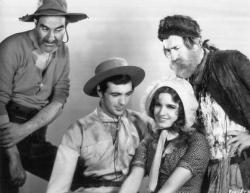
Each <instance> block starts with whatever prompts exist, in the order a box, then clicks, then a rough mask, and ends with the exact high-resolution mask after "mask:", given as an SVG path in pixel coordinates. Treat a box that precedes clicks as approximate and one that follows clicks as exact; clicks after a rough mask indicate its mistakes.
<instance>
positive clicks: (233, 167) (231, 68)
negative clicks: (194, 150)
mask: <svg viewBox="0 0 250 193" xmlns="http://www.w3.org/2000/svg"><path fill="white" fill-rule="evenodd" d="M158 38H159V39H160V40H161V41H162V43H163V49H164V52H165V55H166V57H167V58H168V59H169V60H170V67H171V68H172V69H173V70H174V71H175V73H176V74H177V76H180V77H183V78H187V79H189V80H190V82H191V83H192V84H193V86H194V89H195V92H196V95H197V97H198V100H199V102H200V108H199V111H198V115H199V120H200V122H201V123H202V124H203V125H204V127H205V133H206V136H207V139H208V141H209V144H210V150H211V161H210V163H209V166H208V172H207V178H205V180H204V184H205V186H204V187H203V191H204V192H210V193H214V192H217V193H228V192H234V193H236V192H245V191H249V190H250V158H249V157H250V149H249V147H250V134H249V130H250V108H249V106H250V79H249V76H250V61H249V59H248V58H247V57H246V56H245V55H243V54H242V53H241V52H239V51H237V50H218V49H217V48H215V47H212V46H210V45H208V43H207V42H208V41H204V42H202V39H201V30H200V26H199V25H198V23H197V22H196V21H195V20H193V19H192V18H191V17H188V16H183V15H174V16H168V17H165V18H164V19H162V20H161V21H160V26H159V30H158Z"/></svg>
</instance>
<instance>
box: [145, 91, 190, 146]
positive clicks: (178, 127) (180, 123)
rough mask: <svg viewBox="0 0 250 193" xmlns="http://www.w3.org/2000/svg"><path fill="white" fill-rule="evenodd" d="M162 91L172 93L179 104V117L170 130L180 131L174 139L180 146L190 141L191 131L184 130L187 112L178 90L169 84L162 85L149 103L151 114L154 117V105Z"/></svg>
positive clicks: (174, 142) (175, 144) (176, 144)
mask: <svg viewBox="0 0 250 193" xmlns="http://www.w3.org/2000/svg"><path fill="white" fill-rule="evenodd" d="M161 93H168V94H170V95H171V96H172V99H173V101H174V102H175V103H177V104H178V105H179V109H178V118H177V120H176V121H175V122H174V123H173V125H172V126H171V127H170V128H168V130H169V131H174V132H177V133H179V137H177V138H176V139H174V140H173V144H174V146H175V147H177V148H178V147H179V146H180V145H181V144H187V143H188V139H189V136H190V132H185V131H183V128H184V125H185V112H184V107H183V104H182V101H181V99H180V97H179V95H178V94H177V92H176V91H175V90H174V89H172V88H170V87H167V86H164V87H161V88H159V89H158V90H156V92H155V93H154V95H153V98H152V101H151V103H150V105H149V116H150V117H152V118H153V119H154V107H155V104H156V102H157V100H158V99H159V95H160V94H161Z"/></svg>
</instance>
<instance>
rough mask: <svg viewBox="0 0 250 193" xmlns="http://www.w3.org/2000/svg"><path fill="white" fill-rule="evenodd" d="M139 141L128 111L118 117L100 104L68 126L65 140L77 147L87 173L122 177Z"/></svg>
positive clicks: (118, 178)
mask: <svg viewBox="0 0 250 193" xmlns="http://www.w3.org/2000/svg"><path fill="white" fill-rule="evenodd" d="M114 130H116V131H117V135H116V136H114V137H115V138H114V137H112V135H113V133H116V132H114ZM139 141H140V139H139V135H138V132H137V129H136V128H135V126H134V124H133V122H132V121H131V120H130V119H129V112H128V111H125V112H124V114H123V115H122V116H121V117H120V119H119V120H117V119H114V118H112V117H110V116H109V115H107V114H106V113H104V112H103V110H102V109H101V108H100V107H98V108H97V109H96V110H95V111H94V112H92V113H91V114H89V115H88V116H86V117H84V118H82V119H79V120H78V121H77V123H76V124H74V125H72V126H71V127H70V128H69V130H68V132H67V133H66V134H65V135H64V137H63V140H62V144H63V145H66V146H68V147H70V148H72V149H74V150H75V151H76V152H77V153H78V154H79V156H80V157H81V159H82V160H83V161H84V163H85V167H86V169H85V170H84V172H83V174H84V176H98V177H102V178H103V179H106V180H116V181H121V180H123V179H124V177H125V176H126V175H127V173H128V170H129V164H130V161H131V160H132V158H133V155H134V154H135V149H136V148H137V147H138V145H139Z"/></svg>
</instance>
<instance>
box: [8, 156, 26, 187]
mask: <svg viewBox="0 0 250 193" xmlns="http://www.w3.org/2000/svg"><path fill="white" fill-rule="evenodd" d="M9 172H10V181H11V183H12V184H13V185H14V186H22V185H23V184H24V183H25V180H26V172H25V170H24V169H23V166H22V163H21V160H20V157H19V154H15V155H12V156H11V157H10V159H9Z"/></svg>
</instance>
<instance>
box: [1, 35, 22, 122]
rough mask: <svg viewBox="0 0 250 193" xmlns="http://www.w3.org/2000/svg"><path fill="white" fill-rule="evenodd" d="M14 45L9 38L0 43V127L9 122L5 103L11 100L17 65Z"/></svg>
mask: <svg viewBox="0 0 250 193" xmlns="http://www.w3.org/2000/svg"><path fill="white" fill-rule="evenodd" d="M16 47H17V46H16V45H15V42H14V41H12V40H11V39H10V38H8V39H6V40H4V41H3V42H1V43H0V127H1V125H3V124H5V123H8V122H9V117H8V113H7V110H6V105H7V104H8V102H9V101H10V100H11V95H12V87H13V85H12V82H13V78H14V75H15V71H16V69H17V67H18V58H19V57H18V54H17V51H16V49H15V48H16Z"/></svg>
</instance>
